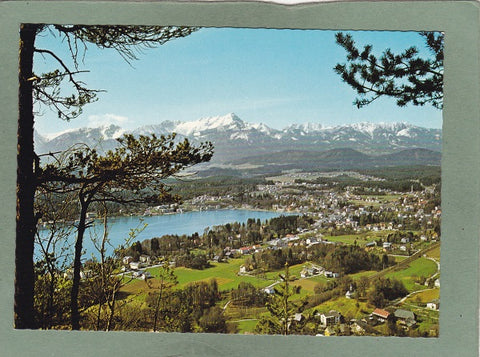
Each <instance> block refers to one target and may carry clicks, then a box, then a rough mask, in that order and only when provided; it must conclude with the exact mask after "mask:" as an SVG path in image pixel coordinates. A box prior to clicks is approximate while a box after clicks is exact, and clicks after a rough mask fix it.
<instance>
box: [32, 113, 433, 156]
mask: <svg viewBox="0 0 480 357" xmlns="http://www.w3.org/2000/svg"><path fill="white" fill-rule="evenodd" d="M127 132H129V131H126V130H124V129H122V128H121V127H119V126H116V125H108V126H103V127H97V128H80V129H72V130H67V131H65V132H63V133H58V134H56V135H51V136H49V137H46V136H42V135H41V134H39V133H35V145H36V151H37V152H38V153H40V154H42V153H47V152H54V151H61V150H65V149H67V148H68V147H70V146H71V145H73V144H75V143H80V142H81V143H85V144H87V145H89V146H95V147H98V148H99V149H100V150H108V149H112V148H113V147H115V145H116V144H117V142H116V140H115V139H116V138H118V137H119V136H121V135H122V134H124V133H127ZM172 132H176V133H177V134H178V137H179V138H180V139H182V138H183V137H187V138H189V139H190V140H191V141H193V142H197V143H198V142H202V141H211V142H212V143H213V144H214V147H215V154H214V157H213V159H212V162H213V163H232V162H239V160H240V161H241V160H242V159H245V158H248V157H254V156H258V155H262V154H267V155H271V154H275V153H280V152H286V151H289V152H293V151H302V152H326V151H328V150H332V149H352V150H355V151H357V152H359V153H363V154H368V155H372V154H375V155H381V154H392V153H395V152H400V151H402V150H405V149H420V148H421V149H427V150H430V151H437V152H439V151H441V137H442V132H441V129H428V128H422V127H418V126H414V125H411V124H407V123H368V122H364V123H355V124H344V125H338V126H331V127H326V126H323V125H321V124H319V123H306V124H292V125H290V126H288V127H286V128H284V129H282V130H278V129H274V128H270V127H268V126H267V125H265V124H263V123H248V122H245V121H243V120H242V119H240V118H239V117H238V116H237V115H235V114H234V113H230V114H227V115H223V116H215V117H207V118H201V119H198V120H194V121H190V122H181V121H164V122H161V123H159V124H156V125H148V126H143V127H139V128H137V129H135V130H133V131H130V133H132V134H134V135H148V134H152V133H155V134H156V135H165V134H169V133H172Z"/></svg>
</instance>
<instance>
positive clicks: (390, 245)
mask: <svg viewBox="0 0 480 357" xmlns="http://www.w3.org/2000/svg"><path fill="white" fill-rule="evenodd" d="M383 249H385V250H390V249H392V243H390V242H383Z"/></svg>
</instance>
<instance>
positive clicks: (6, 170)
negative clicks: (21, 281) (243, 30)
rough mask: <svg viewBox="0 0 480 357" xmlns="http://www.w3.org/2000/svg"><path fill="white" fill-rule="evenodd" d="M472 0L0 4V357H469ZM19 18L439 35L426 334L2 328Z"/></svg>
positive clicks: (474, 65)
mask: <svg viewBox="0 0 480 357" xmlns="http://www.w3.org/2000/svg"><path fill="white" fill-rule="evenodd" d="M478 10H479V9H478V3H476V2H474V1H426V2H422V1H395V2H383V1H378V2H340V3H323V4H304V5H295V6H284V5H275V4H260V3H238V2H236V3H185V2H179V3H168V2H143V3H142V2H134V3H128V2H112V1H109V2H103V3H102V2H94V1H87V2H77V1H67V2H60V1H47V2H42V1H31V2H28V1H9V2H8V1H7V2H1V3H0V43H1V47H0V143H1V145H2V150H1V151H0V156H1V161H0V163H1V169H0V202H1V204H2V211H1V213H2V214H1V215H0V292H1V294H0V317H1V318H0V356H111V355H115V356H329V355H330V356H381V355H384V356H476V355H477V354H478V270H479V245H478V242H479V239H478V238H479V218H480V215H479V202H480V200H479V198H480V195H479V193H480V155H479V153H480V145H479V144H480V140H479V137H480V120H479V119H480V118H479V86H478V82H479V79H480V76H479V63H478V58H479V56H478V50H479V41H478V40H479V26H478V22H479V11H478ZM21 22H42V23H65V24H70V23H82V24H158V25H195V26H214V27H272V28H309V29H346V30H349V29H350V30H355V29H358V30H360V29H363V30H382V29H384V30H414V31H421V30H441V31H445V33H446V56H445V102H444V111H443V113H444V121H443V134H444V139H443V157H442V209H443V216H442V248H441V264H442V266H441V270H442V275H441V284H442V285H441V301H442V305H441V310H440V337H439V338H438V339H423V338H416V339H411V338H395V337H381V338H374V337H329V338H324V337H310V336H296V337H281V336H230V335H211V334H210V335H209V334H162V333H160V334H158V333H155V334H154V333H135V332H108V333H105V332H84V331H80V332H78V331H77V332H72V331H28V330H27V331H25V330H23V331H20V330H14V329H13V281H14V237H15V181H16V121H17V88H18V82H17V75H18V69H17V56H18V29H19V24H20V23H21Z"/></svg>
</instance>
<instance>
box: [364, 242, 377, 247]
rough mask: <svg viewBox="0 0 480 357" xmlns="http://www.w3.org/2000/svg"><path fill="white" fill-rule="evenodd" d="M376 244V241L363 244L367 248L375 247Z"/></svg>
mask: <svg viewBox="0 0 480 357" xmlns="http://www.w3.org/2000/svg"><path fill="white" fill-rule="evenodd" d="M376 246H377V243H376V242H368V243H367V244H365V247H367V248H372V247H376Z"/></svg>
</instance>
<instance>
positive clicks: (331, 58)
mask: <svg viewBox="0 0 480 357" xmlns="http://www.w3.org/2000/svg"><path fill="white" fill-rule="evenodd" d="M335 32H336V31H322V30H273V29H231V28H220V29H217V28H204V29H200V30H199V31H198V32H195V33H193V34H192V35H190V36H188V37H186V38H181V39H176V40H173V41H171V42H168V43H167V44H165V45H163V46H160V47H158V48H155V49H147V50H144V51H143V52H142V53H140V54H139V56H138V57H139V60H138V61H134V62H132V63H131V65H129V64H128V63H127V62H125V61H124V60H123V59H122V58H121V56H120V55H119V54H118V53H116V52H115V51H113V50H99V49H97V48H96V47H94V46H91V47H89V48H88V50H87V51H86V54H85V58H84V61H83V62H82V63H81V69H88V70H90V73H88V74H83V75H82V77H81V79H82V80H83V81H84V82H86V83H87V84H88V86H89V87H90V88H96V89H104V90H106V92H104V93H100V94H99V101H98V102H95V103H92V104H89V105H87V106H86V107H85V108H84V113H83V114H82V116H81V117H79V118H76V119H74V120H72V121H70V122H68V123H65V122H61V121H60V120H59V119H57V118H56V115H55V114H54V113H50V112H49V111H48V110H46V109H44V110H42V115H41V116H39V117H37V119H36V128H37V130H38V131H39V132H40V133H42V134H48V133H54V132H58V131H62V130H65V129H69V128H76V127H83V126H98V125H100V124H105V123H115V124H118V125H120V126H122V127H123V128H125V129H133V128H135V127H138V126H141V125H146V124H155V123H159V122H161V121H163V120H181V121H190V120H196V119H199V118H201V117H207V116H217V115H224V114H227V113H231V112H234V113H236V114H237V115H238V116H239V117H240V118H242V119H243V120H245V121H247V122H252V123H258V122H262V123H265V124H266V125H268V126H271V127H273V128H277V129H280V128H283V127H285V126H287V125H290V124H292V123H306V122H312V123H321V124H323V125H338V124H348V123H356V122H362V121H369V122H395V121H405V122H409V123H412V124H415V125H419V126H425V127H430V128H440V127H441V123H442V118H441V111H439V110H437V109H434V108H431V107H427V106H426V107H414V106H407V107H405V108H398V107H397V106H396V105H395V101H394V100H393V99H389V98H385V99H381V100H378V101H376V102H374V103H372V104H370V105H369V106H367V107H365V108H362V109H357V108H356V107H355V106H353V105H352V102H353V100H354V99H355V97H356V95H355V92H354V91H353V90H352V89H351V88H350V87H349V86H348V85H346V84H345V83H343V82H342V81H341V79H340V77H339V76H338V75H337V74H335V73H334V71H333V67H334V66H335V64H336V63H339V62H345V52H344V50H343V49H342V48H341V47H339V46H338V45H336V44H335V38H334V34H335ZM350 33H351V34H352V35H353V36H354V39H355V40H356V42H357V43H358V44H359V45H363V44H369V43H370V44H372V45H373V47H374V51H376V52H377V53H380V52H381V51H383V50H384V49H386V48H391V49H392V50H394V51H395V50H397V51H401V50H403V49H405V48H407V47H410V46H412V45H414V46H416V47H417V48H418V49H420V50H421V51H424V53H426V52H425V51H426V50H425V45H424V43H423V40H422V37H421V36H420V35H418V34H417V33H414V32H379V31H377V32H355V31H350ZM36 46H37V47H38V48H48V49H51V50H54V51H55V52H56V53H57V54H59V55H60V56H61V57H62V58H64V59H68V58H69V56H68V53H67V45H66V44H65V43H62V42H61V41H60V39H59V38H55V37H54V36H53V35H52V34H51V33H49V32H45V33H44V34H42V36H41V37H40V38H39V39H38V40H37V43H36ZM54 64H55V63H54V62H53V61H52V60H51V58H48V57H45V58H44V57H41V56H36V58H35V70H36V72H38V73H40V72H45V71H46V70H49V69H52V68H53V67H52V66H53V65H54Z"/></svg>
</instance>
